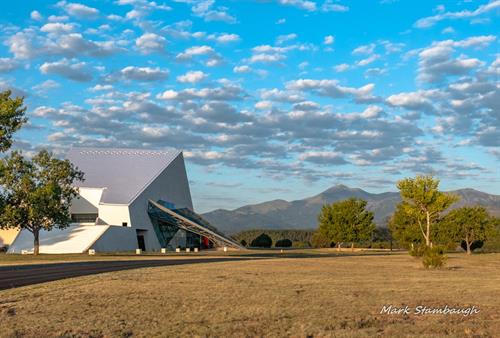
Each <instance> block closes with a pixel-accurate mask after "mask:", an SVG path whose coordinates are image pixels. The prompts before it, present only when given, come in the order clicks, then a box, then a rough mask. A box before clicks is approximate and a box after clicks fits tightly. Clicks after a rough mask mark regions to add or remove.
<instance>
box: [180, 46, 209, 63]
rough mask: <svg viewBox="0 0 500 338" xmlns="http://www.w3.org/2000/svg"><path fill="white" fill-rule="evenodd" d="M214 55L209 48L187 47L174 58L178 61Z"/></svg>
mask: <svg viewBox="0 0 500 338" xmlns="http://www.w3.org/2000/svg"><path fill="white" fill-rule="evenodd" d="M213 54H215V50H214V49H213V48H212V47H210V46H206V45H203V46H193V47H189V48H187V49H186V50H184V52H182V53H179V54H177V56H176V58H177V59H179V60H189V59H191V58H192V57H193V56H199V55H213Z"/></svg>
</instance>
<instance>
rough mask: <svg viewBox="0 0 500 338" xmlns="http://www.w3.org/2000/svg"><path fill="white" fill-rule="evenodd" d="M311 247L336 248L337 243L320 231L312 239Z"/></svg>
mask: <svg viewBox="0 0 500 338" xmlns="http://www.w3.org/2000/svg"><path fill="white" fill-rule="evenodd" d="M311 246H312V247H313V248H332V247H334V246H335V243H333V242H332V241H331V240H330V239H329V238H328V237H326V236H325V235H324V234H322V233H321V232H320V231H316V232H315V233H314V234H313V235H312V237H311Z"/></svg>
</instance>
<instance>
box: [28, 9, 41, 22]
mask: <svg viewBox="0 0 500 338" xmlns="http://www.w3.org/2000/svg"><path fill="white" fill-rule="evenodd" d="M30 17H31V18H32V19H33V20H36V21H40V20H42V19H43V16H42V14H40V12H39V11H32V12H31V14H30Z"/></svg>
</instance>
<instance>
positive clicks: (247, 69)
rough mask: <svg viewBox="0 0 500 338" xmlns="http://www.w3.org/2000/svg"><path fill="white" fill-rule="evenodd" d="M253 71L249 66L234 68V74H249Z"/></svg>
mask: <svg viewBox="0 0 500 338" xmlns="http://www.w3.org/2000/svg"><path fill="white" fill-rule="evenodd" d="M251 71H252V68H250V67H249V66H247V65H242V66H235V67H234V68H233V72H234V73H249V72H251Z"/></svg>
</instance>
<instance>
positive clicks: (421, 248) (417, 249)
mask: <svg viewBox="0 0 500 338" xmlns="http://www.w3.org/2000/svg"><path fill="white" fill-rule="evenodd" d="M409 249H410V250H409V251H408V253H409V254H410V256H413V257H422V256H423V255H424V253H425V252H426V251H427V246H426V245H424V244H413V245H411V246H410V248H409Z"/></svg>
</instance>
